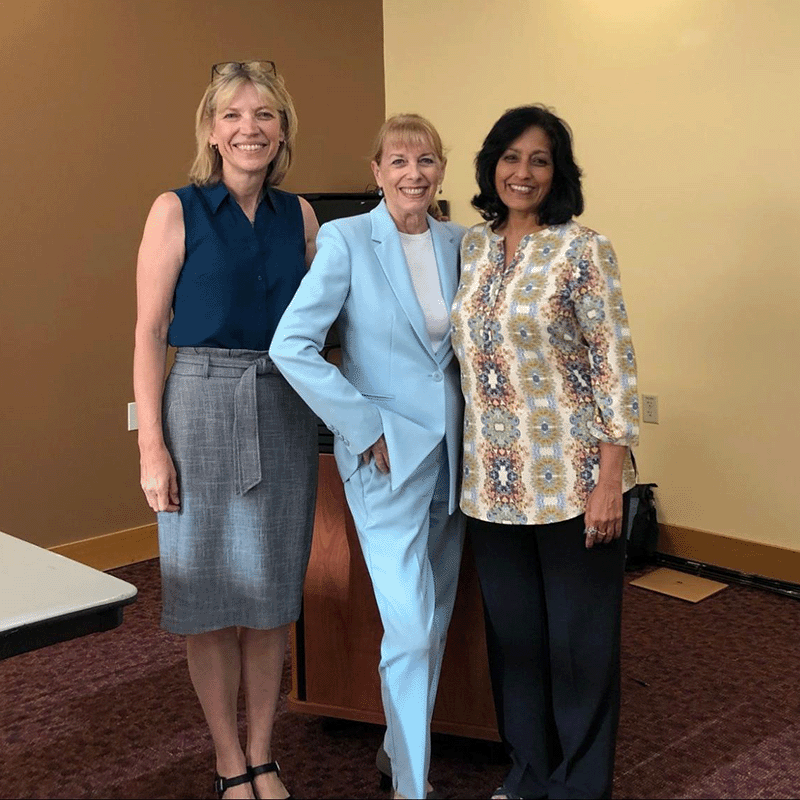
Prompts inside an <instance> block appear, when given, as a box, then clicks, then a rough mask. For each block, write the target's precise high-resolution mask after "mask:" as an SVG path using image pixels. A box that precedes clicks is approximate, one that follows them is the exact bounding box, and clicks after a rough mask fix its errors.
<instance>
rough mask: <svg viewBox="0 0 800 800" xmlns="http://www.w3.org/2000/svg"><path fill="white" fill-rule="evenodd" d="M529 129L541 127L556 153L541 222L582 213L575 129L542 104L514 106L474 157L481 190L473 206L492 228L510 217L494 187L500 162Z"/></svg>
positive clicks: (554, 221) (559, 220)
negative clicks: (573, 144)
mask: <svg viewBox="0 0 800 800" xmlns="http://www.w3.org/2000/svg"><path fill="white" fill-rule="evenodd" d="M528 128H541V129H542V130H543V131H544V132H545V133H546V134H547V138H548V139H549V140H550V149H551V151H552V156H553V184H552V186H551V187H550V191H549V192H548V194H547V197H545V199H544V200H543V201H542V203H541V205H540V206H539V210H538V217H539V224H540V225H560V224H561V223H563V222H568V221H569V220H570V219H572V217H577V216H580V215H581V214H582V213H583V191H582V190H581V169H580V167H579V166H578V165H577V164H576V163H575V157H574V156H573V154H572V132H571V131H570V129H569V126H568V125H567V123H566V122H564V120H563V119H561V118H560V117H557V116H556V115H555V114H553V112H552V111H549V110H548V109H547V108H546V107H545V106H543V105H532V106H519V107H518V108H511V109H509V110H508V111H506V113H505V114H503V116H502V117H500V119H498V120H497V122H495V124H494V125H493V126H492V129H491V130H490V131H489V134H488V136H487V137H486V139H484V141H483V146H482V147H481V149H480V152H479V153H478V155H477V156H475V177H476V179H477V181H478V188H479V189H480V191H479V192H478V194H476V195H475V197H473V198H472V205H473V206H474V207H475V208H476V209H477V210H478V211H479V212H480V214H481V216H482V217H483V218H484V219H485V220H488V221H489V222H491V224H492V230H497V229H498V228H500V227H502V225H503V224H504V223H505V221H506V219H508V208H507V207H506V205H505V203H503V202H502V201H501V200H500V197H499V196H498V194H497V189H496V188H495V182H494V175H495V170H496V169H497V162H498V161H499V160H500V157H501V156H502V155H503V153H505V151H506V150H507V149H508V148H509V147H510V146H511V143H512V142H514V141H515V140H516V139H518V138H519V137H520V136H522V134H523V133H525V131H527V130H528Z"/></svg>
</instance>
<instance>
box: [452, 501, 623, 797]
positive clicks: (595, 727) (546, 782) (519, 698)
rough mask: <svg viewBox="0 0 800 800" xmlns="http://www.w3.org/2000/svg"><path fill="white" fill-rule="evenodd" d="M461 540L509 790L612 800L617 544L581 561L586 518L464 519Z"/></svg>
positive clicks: (617, 640)
mask: <svg viewBox="0 0 800 800" xmlns="http://www.w3.org/2000/svg"><path fill="white" fill-rule="evenodd" d="M627 505H628V503H627V497H626V502H625V508H626V509H627ZM467 529H468V531H469V532H470V535H471V538H472V549H473V552H474V553H475V562H476V566H477V569H478V575H479V578H480V583H481V590H482V592H483V602H484V610H485V614H486V637H487V642H488V647H489V669H490V673H491V678H492V689H493V692H494V702H495V708H496V711H497V720H498V724H499V726H500V735H501V737H502V738H503V741H504V742H505V743H506V746H507V747H508V749H509V752H510V755H511V759H512V762H513V763H512V767H511V771H510V772H509V774H508V777H507V778H506V780H505V781H504V785H505V787H506V789H508V790H509V791H510V792H511V793H512V794H516V795H520V796H522V797H548V798H579V797H584V798H595V797H610V796H611V786H612V780H613V776H614V748H615V744H616V736H617V723H618V721H619V683H620V616H621V611H622V585H623V575H624V571H625V536H624V534H623V535H622V536H621V537H620V538H619V539H616V540H615V541H614V542H612V543H611V544H609V545H595V546H594V547H593V548H591V549H590V550H587V549H586V547H585V535H584V522H583V516H580V517H576V518H574V519H570V520H566V521H564V522H557V523H552V524H550V525H497V524H493V523H489V522H482V521H479V520H475V519H469V520H468V525H467ZM622 530H623V531H625V520H623V527H622Z"/></svg>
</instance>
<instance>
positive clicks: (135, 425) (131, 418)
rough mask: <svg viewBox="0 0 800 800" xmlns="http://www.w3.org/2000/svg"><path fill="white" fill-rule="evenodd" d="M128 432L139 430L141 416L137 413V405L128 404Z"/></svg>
mask: <svg viewBox="0 0 800 800" xmlns="http://www.w3.org/2000/svg"><path fill="white" fill-rule="evenodd" d="M128 430H129V431H138V430H139V416H138V415H137V413H136V403H128Z"/></svg>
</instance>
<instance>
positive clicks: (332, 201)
mask: <svg viewBox="0 0 800 800" xmlns="http://www.w3.org/2000/svg"><path fill="white" fill-rule="evenodd" d="M300 196H301V197H304V198H305V199H306V200H308V202H309V203H311V208H313V209H314V213H315V214H316V215H317V219H318V220H319V224H320V225H322V223H323V222H330V221H331V220H332V219H341V218H342V217H354V216H355V215H356V214H366V213H367V212H368V211H372V209H373V208H375V206H376V205H378V203H380V201H381V198H380V195H378V193H377V192H305V193H303V194H301V195H300Z"/></svg>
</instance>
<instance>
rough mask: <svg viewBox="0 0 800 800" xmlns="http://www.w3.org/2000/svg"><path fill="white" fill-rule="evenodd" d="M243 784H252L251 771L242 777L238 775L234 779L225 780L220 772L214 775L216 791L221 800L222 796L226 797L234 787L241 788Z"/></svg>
mask: <svg viewBox="0 0 800 800" xmlns="http://www.w3.org/2000/svg"><path fill="white" fill-rule="evenodd" d="M243 783H250V770H249V769H248V771H247V772H245V773H243V774H242V775H237V776H236V777H234V778H223V777H222V776H221V775H220V774H219V773H218V772H215V773H214V791H215V792H216V793H217V797H219V798H220V800H222V795H224V794H225V792H227V791H228V789H232V788H233V787H234V786H241V785H242V784H243Z"/></svg>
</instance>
